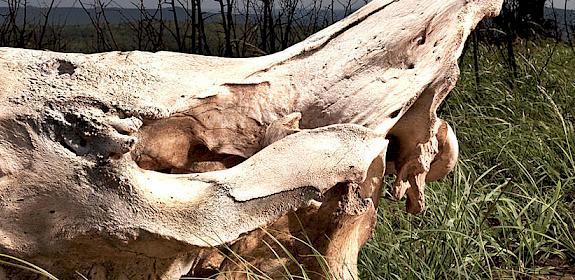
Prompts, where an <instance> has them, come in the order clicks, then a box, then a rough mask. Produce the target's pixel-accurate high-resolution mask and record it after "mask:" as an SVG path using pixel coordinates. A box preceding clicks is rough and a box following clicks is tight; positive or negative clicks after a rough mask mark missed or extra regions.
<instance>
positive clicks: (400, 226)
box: [0, 0, 575, 279]
mask: <svg viewBox="0 0 575 280" xmlns="http://www.w3.org/2000/svg"><path fill="white" fill-rule="evenodd" d="M345 1H347V2H345ZM345 1H344V2H341V1H335V0H313V1H307V0H306V1H303V0H215V1H214V2H205V1H201V0H165V1H164V0H158V2H156V3H153V5H150V4H149V3H150V2H149V1H148V2H144V0H140V1H133V2H130V4H129V5H128V6H127V7H126V6H122V5H119V4H118V3H117V2H115V1H113V0H92V1H89V0H78V1H75V2H74V3H75V4H76V5H73V6H71V7H70V6H66V7H63V6H60V4H61V2H58V1H56V0H48V1H47V2H37V3H36V4H37V5H31V4H30V0H1V1H0V46H11V47H23V48H34V49H48V50H53V51H63V52H84V53H90V52H102V51H112V50H122V51H126V50H144V51H160V50H171V51H178V52H185V53H195V54H204V55H218V56H229V57H247V56H258V55H265V54H269V53H273V52H276V51H279V50H282V49H285V48H287V47H289V46H290V45H292V44H294V43H296V42H298V41H300V40H302V39H304V38H305V37H307V36H309V35H310V34H312V33H314V32H316V31H318V30H320V29H321V28H323V27H326V26H327V25H329V24H331V23H333V22H335V21H337V20H339V19H341V18H343V17H344V16H346V15H348V14H350V13H351V12H353V11H354V10H355V9H357V8H358V7H360V6H361V5H363V4H365V2H361V0H360V1H352V0H345ZM366 1H367V0H366ZM568 1H569V0H567V1H565V2H564V6H563V7H554V6H553V2H547V3H546V1H545V0H507V1H506V2H505V6H504V9H503V12H502V14H501V15H500V16H499V17H497V18H495V19H493V20H486V21H483V22H481V23H480V24H479V26H478V28H477V30H476V31H475V32H473V33H472V35H471V36H470V38H469V40H468V42H467V43H466V47H465V49H464V54H463V56H462V57H461V59H460V63H459V64H460V68H461V78H460V81H459V82H458V84H457V87H456V88H455V90H454V91H453V92H452V93H451V94H450V97H449V98H448V99H447V100H446V102H445V104H444V106H443V107H442V108H441V111H440V115H441V117H442V118H444V119H447V120H448V121H449V122H450V123H451V124H452V126H453V128H454V129H455V131H456V133H457V135H458V138H459V143H460V161H459V164H458V166H457V167H456V169H455V171H454V172H453V173H452V174H451V175H450V176H449V177H448V178H446V179H444V180H443V181H441V182H437V183H432V184H431V186H430V187H429V188H428V191H427V199H428V203H427V205H428V208H427V210H426V211H425V212H424V213H423V214H421V215H418V216H412V215H408V214H407V213H405V211H404V210H403V207H404V206H403V203H397V202H391V201H390V200H382V202H381V205H380V208H379V210H378V224H377V229H376V231H375V235H374V237H373V238H372V239H371V240H370V241H369V243H368V244H367V245H366V246H365V248H364V249H363V250H362V251H361V257H360V263H359V267H360V273H361V277H362V279H436V278H442V279H467V278H481V279H483V278H511V279H515V278H519V279H532V278H535V279H575V234H574V233H575V130H574V120H575V48H574V46H573V39H574V38H575V37H574V36H573V34H574V33H575V12H574V11H573V10H568V9H567V7H568V6H567V5H568ZM386 189H388V188H387V187H386ZM385 195H386V196H388V197H389V196H390V195H389V193H386V194H385ZM0 253H1V252H0ZM7 258H8V257H7V256H5V255H0V262H6V261H15V260H10V259H7Z"/></svg>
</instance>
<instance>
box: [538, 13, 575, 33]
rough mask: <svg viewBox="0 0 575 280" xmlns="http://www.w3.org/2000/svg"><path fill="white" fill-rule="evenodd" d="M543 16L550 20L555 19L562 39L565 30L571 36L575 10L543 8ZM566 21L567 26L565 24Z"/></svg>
mask: <svg viewBox="0 0 575 280" xmlns="http://www.w3.org/2000/svg"><path fill="white" fill-rule="evenodd" d="M545 18H546V19H548V20H551V21H555V20H557V27H558V28H559V30H560V32H561V34H562V36H563V39H566V38H567V34H568V33H567V31H569V34H570V35H571V36H573V28H574V26H575V10H563V9H557V8H556V9H551V8H547V7H546V8H545ZM565 23H567V26H566V25H565Z"/></svg>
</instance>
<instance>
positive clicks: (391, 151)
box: [385, 135, 400, 162]
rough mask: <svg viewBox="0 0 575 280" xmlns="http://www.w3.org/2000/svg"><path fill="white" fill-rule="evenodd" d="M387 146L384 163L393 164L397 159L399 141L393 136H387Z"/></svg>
mask: <svg viewBox="0 0 575 280" xmlns="http://www.w3.org/2000/svg"><path fill="white" fill-rule="evenodd" d="M387 139H388V140H389V145H388V146H387V152H386V153H385V161H386V162H395V161H396V160H397V159H398V158H399V148H400V147H399V139H398V138H397V136H395V135H388V137H387Z"/></svg>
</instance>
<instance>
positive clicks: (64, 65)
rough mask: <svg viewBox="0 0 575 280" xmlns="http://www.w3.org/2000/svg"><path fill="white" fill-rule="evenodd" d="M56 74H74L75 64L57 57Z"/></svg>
mask: <svg viewBox="0 0 575 280" xmlns="http://www.w3.org/2000/svg"><path fill="white" fill-rule="evenodd" d="M57 61H58V64H59V65H58V75H64V74H69V75H72V74H74V71H75V70H76V65H74V64H72V62H69V61H66V60H63V59H58V60H57Z"/></svg>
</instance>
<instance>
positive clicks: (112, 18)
mask: <svg viewBox="0 0 575 280" xmlns="http://www.w3.org/2000/svg"><path fill="white" fill-rule="evenodd" d="M146 11H147V12H148V13H149V14H150V15H154V14H155V15H156V18H159V17H160V13H162V18H163V19H164V20H166V21H173V20H174V13H173V12H172V10H171V8H163V9H161V10H156V9H148V10H146ZM8 12H9V10H8V8H7V7H0V15H6V14H8ZM46 12H47V9H46V8H38V7H28V8H27V10H26V18H27V21H28V22H38V21H43V20H44V15H45V13H46ZM104 12H105V15H106V18H107V19H108V21H109V22H110V23H111V24H121V23H126V22H128V21H133V20H138V19H140V17H141V16H142V15H141V13H140V10H138V9H134V8H129V9H126V8H106V9H104ZM89 13H90V14H89V15H88V13H86V11H84V10H83V9H82V8H71V7H57V8H53V9H52V11H51V12H50V16H49V18H48V23H49V24H51V25H52V24H58V25H89V24H91V21H90V16H91V17H92V18H95V11H94V10H93V9H92V10H89ZM212 15H215V13H213V12H208V13H205V17H206V18H208V19H211V18H213V16H212ZM0 17H3V16H0ZM176 17H177V18H178V20H182V19H184V18H187V17H188V13H187V12H186V10H185V9H184V8H181V7H177V8H176ZM23 20H24V13H23V11H22V10H20V12H19V13H18V15H17V21H18V22H19V23H22V22H23Z"/></svg>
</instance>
